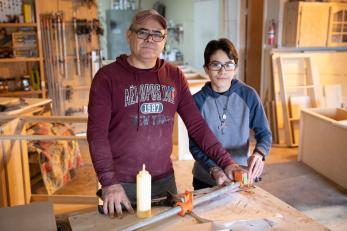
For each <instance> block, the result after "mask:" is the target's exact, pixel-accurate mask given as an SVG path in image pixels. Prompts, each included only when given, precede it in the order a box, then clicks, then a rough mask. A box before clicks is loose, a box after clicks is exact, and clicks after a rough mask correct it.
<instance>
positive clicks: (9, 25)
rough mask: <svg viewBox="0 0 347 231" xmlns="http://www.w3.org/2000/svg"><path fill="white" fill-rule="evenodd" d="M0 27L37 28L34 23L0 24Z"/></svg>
mask: <svg viewBox="0 0 347 231" xmlns="http://www.w3.org/2000/svg"><path fill="white" fill-rule="evenodd" d="M0 27H37V24H36V23H0Z"/></svg>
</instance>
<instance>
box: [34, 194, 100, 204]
mask: <svg viewBox="0 0 347 231" xmlns="http://www.w3.org/2000/svg"><path fill="white" fill-rule="evenodd" d="M35 201H52V202H53V203H56V204H95V205H97V204H98V198H97V196H96V195H95V196H91V195H48V194H32V195H31V202H35Z"/></svg>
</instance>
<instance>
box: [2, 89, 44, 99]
mask: <svg viewBox="0 0 347 231" xmlns="http://www.w3.org/2000/svg"><path fill="white" fill-rule="evenodd" d="M37 94H42V91H41V90H37V91H10V92H3V93H0V96H3V97H16V96H30V95H37Z"/></svg>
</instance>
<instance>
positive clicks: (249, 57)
mask: <svg viewBox="0 0 347 231" xmlns="http://www.w3.org/2000/svg"><path fill="white" fill-rule="evenodd" d="M246 8H247V9H248V10H247V12H248V14H247V18H246V48H245V53H246V57H245V82H246V83H247V84H248V85H250V86H251V87H253V88H254V89H255V90H256V91H257V92H258V94H260V83H261V56H262V44H263V40H262V38H263V12H264V0H259V1H246Z"/></svg>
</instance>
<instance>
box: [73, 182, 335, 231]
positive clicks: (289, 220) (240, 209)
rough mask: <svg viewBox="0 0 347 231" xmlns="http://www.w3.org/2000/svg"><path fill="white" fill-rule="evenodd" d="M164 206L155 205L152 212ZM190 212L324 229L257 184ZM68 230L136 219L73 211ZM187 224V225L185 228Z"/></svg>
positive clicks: (166, 224)
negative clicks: (254, 186) (250, 190)
mask: <svg viewBox="0 0 347 231" xmlns="http://www.w3.org/2000/svg"><path fill="white" fill-rule="evenodd" d="M165 209H168V208H165V207H160V208H159V207H156V208H153V209H152V214H153V215H155V214H158V213H159V212H161V211H163V210H165ZM194 212H195V213H196V214H197V215H199V216H200V217H202V218H205V219H211V220H214V221H217V223H219V224H221V223H229V224H230V222H231V221H240V220H249V221H248V223H249V224H252V223H253V224H254V225H256V224H259V221H261V220H263V221H264V222H266V223H268V226H269V230H328V229H327V228H326V227H324V226H323V225H321V224H319V223H318V222H316V221H314V220H313V219H311V218H309V217H307V216H306V215H304V214H303V213H302V212H300V211H298V210H296V209H295V208H293V207H291V206H290V205H288V204H286V203H284V202H283V201H281V200H279V199H278V198H276V197H274V196H273V195H271V194H270V193H268V192H266V191H264V190H262V189H261V188H256V189H254V193H248V192H237V193H229V194H225V195H223V196H222V197H220V198H218V199H216V200H214V201H211V203H206V204H203V205H201V206H198V207H196V208H194ZM69 221H70V224H71V227H72V230H74V231H79V230H84V231H86V230H93V231H99V230H100V231H108V230H122V229H123V228H125V227H127V226H128V225H130V224H133V223H136V222H138V221H139V219H138V218H137V217H136V216H135V215H129V214H127V215H126V216H125V217H124V218H123V219H110V218H108V217H106V216H104V215H100V214H98V212H97V211H95V212H90V213H84V214H77V215H76V214H75V215H72V216H70V217H69ZM213 225H214V224H213V223H209V224H203V225H201V224H199V225H198V224H197V222H196V220H195V219H194V218H192V217H191V216H189V215H186V216H185V217H179V216H175V217H172V218H169V219H166V220H163V221H161V222H160V223H157V224H154V225H151V226H149V227H147V228H145V229H141V230H168V229H169V230H187V229H188V228H189V230H198V231H204V230H212V228H213ZM186 228H187V229H186Z"/></svg>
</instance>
